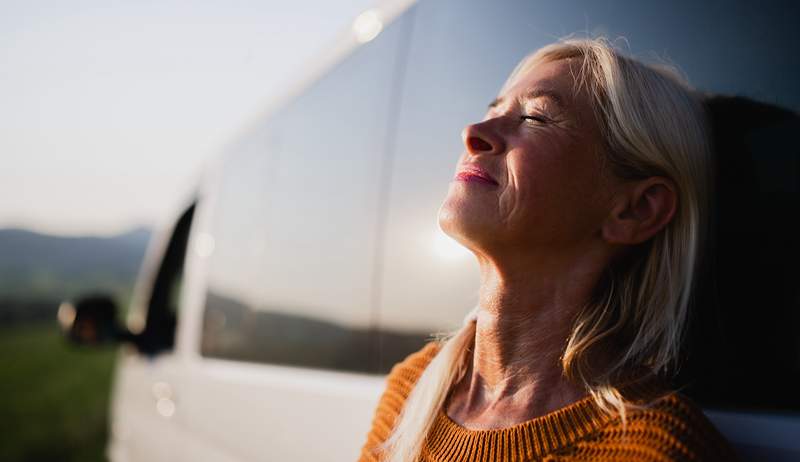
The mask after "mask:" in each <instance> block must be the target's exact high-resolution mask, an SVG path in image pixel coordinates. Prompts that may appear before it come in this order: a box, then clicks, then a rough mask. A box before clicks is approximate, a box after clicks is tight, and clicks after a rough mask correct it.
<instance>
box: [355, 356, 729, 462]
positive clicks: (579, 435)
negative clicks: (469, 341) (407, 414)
mask: <svg viewBox="0 0 800 462" xmlns="http://www.w3.org/2000/svg"><path fill="white" fill-rule="evenodd" d="M439 348H440V345H439V344H438V343H437V342H431V343H429V344H428V345H426V346H425V347H424V348H423V349H422V350H420V351H418V352H416V353H414V354H412V355H410V356H409V357H407V358H406V359H405V360H404V361H402V362H400V363H398V364H396V365H395V366H394V367H393V368H392V371H391V372H390V373H389V377H388V379H387V386H386V390H385V391H384V393H383V396H382V397H381V399H380V402H379V404H378V408H377V409H376V412H375V416H374V418H373V421H372V429H371V430H370V432H369V434H368V435H367V441H366V443H365V444H364V446H363V448H362V450H361V457H360V459H359V462H372V461H379V460H381V459H382V458H381V457H380V455H379V454H376V453H375V452H374V451H373V449H374V448H375V447H376V446H377V445H378V444H380V443H383V442H384V441H385V440H386V438H387V437H388V435H389V433H390V431H391V429H392V427H393V425H394V423H395V421H396V419H397V416H398V414H399V413H400V410H401V409H402V407H403V404H404V403H405V400H406V398H407V397H408V395H409V393H410V392H411V389H412V388H413V386H414V384H415V383H416V382H417V380H418V379H419V377H420V375H421V374H422V371H423V370H424V369H425V367H426V366H427V365H428V363H429V362H430V361H431V360H432V359H433V357H434V355H435V354H436V353H437V352H438V351H439ZM419 460H420V461H422V462H445V461H459V462H460V461H470V462H489V461H492V462H500V461H504V462H505V461H514V462H523V461H570V462H572V461H631V462H633V461H637V462H649V461H652V462H655V461H659V462H662V461H663V462H667V461H717V460H719V461H728V460H737V457H736V455H735V454H734V453H733V450H732V449H731V447H730V446H729V445H728V443H727V442H726V441H725V439H724V438H723V437H722V436H721V435H720V434H719V433H718V432H717V430H716V429H715V428H714V427H713V425H712V424H711V423H710V422H709V421H708V420H707V419H706V417H705V416H704V415H703V413H702V412H701V411H700V410H699V409H698V408H697V407H695V406H694V405H693V404H692V403H691V402H689V401H688V400H687V399H686V398H684V397H682V396H681V395H679V394H677V393H673V394H670V395H668V396H666V397H664V398H661V399H659V400H658V401H656V402H655V403H654V404H653V405H652V406H650V407H648V408H647V409H642V410H634V411H630V412H629V413H628V418H627V429H626V430H625V432H623V427H622V423H621V421H620V419H619V418H618V417H617V418H612V417H610V416H608V415H607V414H604V413H602V412H600V410H599V409H598V408H597V407H596V405H595V404H594V402H593V401H592V400H591V398H585V399H582V400H580V401H578V402H576V403H573V404H570V405H569V406H566V407H564V408H561V409H559V410H557V411H555V412H552V413H550V414H547V415H544V416H542V417H538V418H535V419H533V420H529V421H527V422H523V423H520V424H517V425H514V426H512V427H508V428H503V429H497V430H470V429H467V428H464V427H462V426H460V425H459V424H457V423H456V422H454V421H453V420H451V419H450V418H449V417H448V416H447V414H446V413H445V412H444V411H443V410H440V411H439V414H438V415H437V417H436V420H435V421H434V424H433V427H432V428H431V430H430V432H429V433H428V438H427V439H426V441H425V444H424V446H423V449H422V454H421V456H420V459H419Z"/></svg>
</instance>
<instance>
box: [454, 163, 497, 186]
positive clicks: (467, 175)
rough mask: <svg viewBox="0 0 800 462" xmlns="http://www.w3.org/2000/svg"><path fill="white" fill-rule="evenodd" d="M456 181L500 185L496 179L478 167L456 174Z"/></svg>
mask: <svg viewBox="0 0 800 462" xmlns="http://www.w3.org/2000/svg"><path fill="white" fill-rule="evenodd" d="M455 180H457V181H465V182H470V183H472V182H474V183H483V184H489V185H493V186H497V185H498V184H499V183H498V182H497V181H495V179H494V178H492V177H491V176H490V175H489V174H488V173H486V171H484V170H483V169H481V168H480V167H477V166H470V167H466V168H463V169H461V170H459V171H458V173H456V177H455Z"/></svg>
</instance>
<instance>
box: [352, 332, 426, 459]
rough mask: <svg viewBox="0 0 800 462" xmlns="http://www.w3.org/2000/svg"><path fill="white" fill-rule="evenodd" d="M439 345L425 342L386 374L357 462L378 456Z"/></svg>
mask: <svg viewBox="0 0 800 462" xmlns="http://www.w3.org/2000/svg"><path fill="white" fill-rule="evenodd" d="M440 348H441V343H440V342H438V341H432V342H429V343H427V344H426V345H425V346H424V347H422V349H420V350H419V351H415V352H414V353H411V354H410V355H408V356H406V358H405V359H403V360H402V361H400V362H399V363H397V364H395V365H394V367H392V370H391V371H390V372H389V375H388V376H387V377H386V389H385V390H384V391H383V394H382V395H381V398H380V401H379V402H378V406H377V407H376V408H375V415H374V417H373V419H372V428H371V429H370V432H369V433H368V434H367V441H366V442H365V443H364V446H363V447H362V448H361V457H360V458H359V461H360V462H373V461H377V460H378V459H379V458H378V452H379V451H378V447H379V446H380V445H381V444H382V443H383V442H384V441H386V439H387V438H388V437H389V434H390V433H391V430H392V428H394V425H395V422H396V421H397V417H398V416H399V415H400V411H401V410H402V409H403V405H404V404H405V402H406V399H407V398H408V396H409V395H410V394H411V390H413V389H414V385H415V384H416V383H417V381H418V380H419V378H420V376H421V375H422V373H423V372H424V371H425V368H426V367H428V364H430V362H431V361H432V360H433V358H434V357H435V356H436V353H438V352H439V349H440Z"/></svg>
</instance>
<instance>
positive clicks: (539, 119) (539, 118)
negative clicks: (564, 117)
mask: <svg viewBox="0 0 800 462" xmlns="http://www.w3.org/2000/svg"><path fill="white" fill-rule="evenodd" d="M519 118H520V119H521V120H526V121H527V120H531V121H535V122H538V123H541V124H546V123H548V122H550V120H549V119H547V118H546V117H542V116H534V115H522V116H519Z"/></svg>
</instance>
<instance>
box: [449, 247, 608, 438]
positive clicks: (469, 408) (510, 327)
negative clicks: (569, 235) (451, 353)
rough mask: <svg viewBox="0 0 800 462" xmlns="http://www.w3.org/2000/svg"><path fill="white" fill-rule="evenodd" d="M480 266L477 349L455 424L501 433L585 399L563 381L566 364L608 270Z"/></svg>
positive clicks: (583, 265)
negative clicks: (579, 323) (579, 319)
mask: <svg viewBox="0 0 800 462" xmlns="http://www.w3.org/2000/svg"><path fill="white" fill-rule="evenodd" d="M479 259H480V260H481V290H480V303H479V307H480V308H479V311H478V317H477V320H476V327H475V341H474V346H473V348H472V355H471V361H469V362H468V366H467V371H466V373H465V374H464V377H463V378H462V379H461V381H460V382H459V383H458V384H457V385H456V386H455V387H454V390H453V395H452V397H451V401H450V403H451V404H450V406H449V411H448V412H449V413H451V417H453V418H454V419H459V420H460V421H461V422H462V423H466V424H468V425H469V424H471V425H473V426H476V427H480V428H483V427H489V428H500V427H502V426H508V425H513V424H515V423H519V422H521V421H525V420H530V419H532V418H535V417H538V416H541V415H544V414H546V413H548V412H552V411H554V410H556V409H559V408H561V407H563V406H566V405H568V404H570V403H572V402H574V401H577V400H578V399H580V398H582V397H584V396H585V395H586V392H585V390H584V389H583V387H582V386H580V385H578V384H575V383H572V382H570V381H568V380H567V379H566V378H565V377H564V374H563V368H562V366H561V356H562V354H563V352H564V348H565V346H566V342H567V339H568V337H569V335H570V332H571V330H572V326H573V322H574V319H575V317H576V316H577V314H578V311H579V310H581V309H582V308H583V307H584V305H585V304H586V303H587V301H588V300H589V297H590V294H591V291H592V290H593V288H594V286H595V284H596V283H597V280H598V278H599V276H600V272H601V270H602V268H603V264H602V263H601V262H600V261H598V259H596V258H594V259H592V258H590V257H586V256H585V257H583V260H584V261H573V262H571V263H570V264H567V265H561V268H558V266H559V265H549V269H547V270H546V271H544V270H538V271H537V270H536V268H533V267H531V266H530V265H507V264H506V265H499V264H497V263H496V262H494V261H489V260H488V259H481V258H479ZM593 260H594V263H593ZM514 266H516V269H514ZM540 275H546V276H540ZM459 420H456V421H459ZM498 426H499V427H498Z"/></svg>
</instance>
